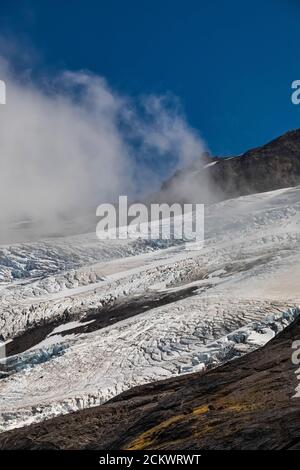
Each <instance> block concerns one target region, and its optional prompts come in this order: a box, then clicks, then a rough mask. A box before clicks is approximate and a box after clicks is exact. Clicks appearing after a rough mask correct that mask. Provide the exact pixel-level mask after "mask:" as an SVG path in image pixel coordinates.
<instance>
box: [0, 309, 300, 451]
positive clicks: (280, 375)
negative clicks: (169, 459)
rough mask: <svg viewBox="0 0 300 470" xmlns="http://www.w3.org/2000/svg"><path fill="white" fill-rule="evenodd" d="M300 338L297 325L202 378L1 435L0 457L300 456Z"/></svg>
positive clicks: (142, 390) (160, 385)
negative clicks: (234, 452) (122, 452)
mask: <svg viewBox="0 0 300 470" xmlns="http://www.w3.org/2000/svg"><path fill="white" fill-rule="evenodd" d="M299 338H300V318H298V319H297V320H295V322H294V323H293V324H292V325H290V326H289V327H287V328H286V329H285V330H284V331H283V332H282V333H280V334H279V335H278V336H277V337H276V338H275V339H274V340H272V341H270V342H269V343H268V344H267V345H266V346H265V347H264V348H262V349H260V350H258V351H255V352H253V353H251V354H249V355H247V356H244V357H242V358H240V359H237V360H234V361H232V362H229V363H227V364H226V365H224V366H222V367H219V368H217V369H214V370H211V371H210V372H208V373H206V374H201V373H197V374H192V375H185V376H181V377H179V378H175V379H171V380H167V381H162V382H156V383H153V384H149V385H145V386H142V387H136V388H134V389H132V390H130V391H128V392H125V393H123V394H121V395H119V396H118V397H116V398H115V399H113V400H111V401H110V402H108V403H107V404H105V405H102V406H100V407H96V408H92V409H88V410H84V411H79V412H77V413H73V414H69V415H66V416H61V417H58V418H55V419H52V420H49V421H46V422H43V423H41V424H36V425H32V426H30V427H27V428H23V429H15V430H13V431H9V432H7V433H3V434H1V435H0V449H99V450H100V449H161V450H163V449H168V450H171V449H176V450H183V449H188V450H199V449H203V450H204V449H239V450H240V449H241V450H246V449H267V450H271V449H298V450H300V398H296V397H294V395H295V394H296V388H297V386H298V383H297V376H296V369H297V366H296V365H294V364H293V362H292V360H291V357H292V352H293V349H292V343H293V341H295V340H297V339H298V340H299ZM298 357H299V355H298ZM298 390H299V388H298Z"/></svg>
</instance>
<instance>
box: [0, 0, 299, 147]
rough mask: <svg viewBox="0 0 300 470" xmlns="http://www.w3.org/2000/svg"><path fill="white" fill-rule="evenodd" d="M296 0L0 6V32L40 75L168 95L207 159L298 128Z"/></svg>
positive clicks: (5, 2) (5, 1) (43, 0)
mask: <svg viewBox="0 0 300 470" xmlns="http://www.w3.org/2000/svg"><path fill="white" fill-rule="evenodd" d="M299 17H300V3H299V2H298V1H296V0H290V1H288V0H284V1H283V0H282V1H279V0H273V1H270V0H265V1H261V0H260V1H258V0H252V1H251V2H250V1H245V2H240V1H235V0H228V1H221V0H215V1H210V2H204V1H199V0H198V1H197V0H184V1H183V0H172V1H170V0H151V1H150V0H149V1H148V0H127V1H125V0H123V1H122V0H84V1H83V0H72V1H67V0H60V1H58V0H51V1H48V0H23V1H17V0H15V1H14V2H11V1H9V0H1V18H0V34H2V35H4V36H6V37H11V38H13V39H14V40H17V41H19V43H20V44H24V45H26V47H31V48H32V50H35V51H36V54H37V56H39V60H38V61H37V62H36V65H35V67H37V68H38V69H40V70H41V71H45V70H46V71H47V70H49V71H51V70H52V71H55V70H58V69H62V68H66V69H71V70H77V69H89V70H91V71H93V72H95V73H97V74H100V75H103V76H105V77H106V78H107V80H108V82H109V83H110V84H111V85H112V86H113V87H114V88H116V89H118V90H120V92H122V93H126V94H129V95H134V96H136V95H139V94H143V93H154V94H160V93H162V94H163V93H166V92H171V93H174V94H175V95H177V96H178V97H179V98H180V100H181V102H182V105H183V108H184V111H185V114H186V116H187V120H188V122H189V123H190V124H191V125H192V126H193V127H195V128H196V129H197V130H198V131H199V132H200V134H201V135H202V136H203V138H204V140H205V141H206V142H207V144H208V146H209V148H210V149H211V150H212V152H213V153H215V154H218V155H227V154H239V153H241V152H242V151H244V150H247V149H248V148H250V147H253V146H257V145H260V144H263V143H265V142H266V141H268V140H271V139H272V138H274V137H276V136H277V135H279V134H281V133H283V132H285V131H287V130H289V129H291V128H298V127H300V125H299V124H300V106H298V107H297V106H294V105H292V104H291V100H290V95H291V83H292V81H293V80H296V79H300V28H299Z"/></svg>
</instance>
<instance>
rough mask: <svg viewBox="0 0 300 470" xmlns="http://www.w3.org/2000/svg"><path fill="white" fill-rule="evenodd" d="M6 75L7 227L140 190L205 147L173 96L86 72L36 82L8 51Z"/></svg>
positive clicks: (1, 171) (3, 218) (1, 195)
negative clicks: (141, 92)
mask: <svg viewBox="0 0 300 470" xmlns="http://www.w3.org/2000/svg"><path fill="white" fill-rule="evenodd" d="M0 78H1V79H2V80H5V82H6V86H7V104H6V105H5V106H1V108H0V142H1V150H0V151H1V154H0V155H1V158H0V223H1V227H2V229H1V230H3V229H4V228H5V226H6V225H7V224H9V223H10V222H12V221H19V220H35V221H41V222H42V221H43V222H46V221H48V222H49V221H51V223H54V222H55V221H57V220H58V219H59V218H60V217H61V216H63V215H69V214H73V213H76V212H77V211H83V210H85V209H86V208H93V207H95V208H96V206H97V205H98V204H100V203H102V202H111V201H115V200H116V199H117V198H118V196H119V195H120V194H127V195H128V196H129V197H132V198H135V197H140V196H141V195H142V194H146V193H147V192H148V191H153V190H154V189H156V188H159V185H160V182H161V181H162V180H163V179H164V178H165V177H166V176H168V175H169V174H170V173H172V172H173V171H174V170H175V169H176V168H178V167H182V166H184V165H186V164H189V163H190V162H191V161H192V160H193V159H195V158H198V157H199V155H201V153H203V151H204V150H205V145H204V143H203V141H202V139H201V137H200V136H199V135H198V134H197V133H196V131H195V130H193V129H192V128H191V127H190V126H189V125H188V123H187V121H186V119H185V117H184V115H183V113H182V112H181V109H180V103H179V102H178V100H177V98H176V97H173V96H171V95H166V96H153V95H149V96H141V97H138V98H132V97H129V96H124V95H122V94H120V93H118V92H117V91H116V90H114V89H112V87H110V85H109V84H108V83H107V81H106V80H105V78H103V77H101V76H97V75H94V74H92V73H90V72H87V71H75V72H74V71H73V72H71V71H61V72H60V73H57V74H56V76H51V77H47V78H45V77H44V78H43V80H34V79H33V78H32V75H31V73H30V71H29V70H26V73H24V74H22V75H19V74H16V73H15V72H13V68H12V67H11V66H10V63H9V61H7V59H4V58H3V57H2V58H1V57H0Z"/></svg>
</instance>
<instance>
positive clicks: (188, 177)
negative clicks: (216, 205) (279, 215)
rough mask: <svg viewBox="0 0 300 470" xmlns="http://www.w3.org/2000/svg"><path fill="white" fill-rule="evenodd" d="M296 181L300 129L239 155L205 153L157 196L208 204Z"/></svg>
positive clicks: (299, 163)
mask: <svg viewBox="0 0 300 470" xmlns="http://www.w3.org/2000/svg"><path fill="white" fill-rule="evenodd" d="M209 163H214V164H213V165H209ZM299 184H300V129H297V130H293V131H290V132H287V133H286V134H284V135H282V136H281V137H279V138H277V139H275V140H273V141H272V142H269V143H268V144H266V145H263V146H262V147H257V148H254V149H252V150H249V151H247V152H246V153H244V154H243V155H241V156H237V157H230V158H228V157H227V158H217V157H216V158H213V159H212V158H209V157H208V156H207V155H205V156H204V159H203V158H199V161H198V162H195V163H193V164H192V165H191V166H190V167H189V168H185V169H183V170H180V171H177V172H176V173H175V174H174V175H173V176H172V177H171V178H170V179H169V180H168V181H166V182H165V183H164V184H163V185H162V188H161V192H160V193H159V195H158V196H157V199H159V200H162V201H167V202H174V201H177V202H201V203H207V202H215V201H219V200H222V199H228V198H233V197H237V196H242V195H247V194H254V193H260V192H265V191H272V190H275V189H281V188H286V187H290V186H297V185H299ZM178 199H180V200H178Z"/></svg>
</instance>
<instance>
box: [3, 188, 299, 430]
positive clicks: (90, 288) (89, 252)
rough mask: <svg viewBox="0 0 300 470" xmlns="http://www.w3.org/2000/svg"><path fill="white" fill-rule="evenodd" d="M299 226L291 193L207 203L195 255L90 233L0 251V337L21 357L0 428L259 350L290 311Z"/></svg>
mask: <svg viewBox="0 0 300 470" xmlns="http://www.w3.org/2000/svg"><path fill="white" fill-rule="evenodd" d="M299 224H300V188H299V187H297V188H291V189H285V190H278V191H274V192H270V193H263V194H257V195H252V196H245V197H240V198H237V199H234V200H229V201H225V202H221V203H218V204H214V205H210V206H207V208H206V217H205V225H206V227H205V244H204V246H203V248H202V249H199V250H198V251H197V250H195V247H194V246H192V245H190V244H189V243H185V244H184V243H179V244H178V243H176V244H175V245H174V246H169V247H167V248H166V246H167V245H166V244H165V243H164V244H163V245H159V244H157V243H154V242H151V243H150V242H146V241H135V242H134V241H122V242H121V241H110V242H100V241H98V240H97V239H96V238H95V236H93V235H89V236H78V237H66V238H65V239H55V240H48V241H46V242H36V243H33V244H26V245H14V246H11V247H2V248H1V251H2V257H1V259H0V271H1V273H2V281H3V282H2V284H1V290H0V295H1V306H2V308H1V314H0V325H1V334H2V336H3V339H4V340H5V341H6V342H7V350H8V351H9V350H10V348H11V352H12V353H14V352H16V351H19V353H18V354H16V355H14V356H12V357H10V358H9V360H8V364H7V369H6V370H5V373H8V374H9V376H8V377H6V376H5V374H3V378H2V379H1V380H0V394H1V396H0V428H1V429H2V430H4V429H9V428H12V427H15V426H22V425H24V424H28V423H31V422H34V421H39V420H41V419H45V418H48V417H50V416H54V415H57V414H61V413H66V412H69V411H71V410H76V409H79V408H83V407H87V406H93V405H97V404H99V403H103V402H104V401H106V400H107V399H109V398H111V397H113V396H115V395H116V394H118V393H120V392H121V391H123V390H126V389H128V388H130V387H132V386H134V385H137V384H141V383H145V382H149V381H153V380H158V379H160V378H166V377H170V376H172V375H176V374H182V373H187V372H191V371H196V370H203V369H205V368H207V367H213V366H216V365H218V364H220V363H222V362H224V361H227V360H230V359H232V358H234V357H237V356H238V355H241V354H244V353H246V352H249V351H251V350H253V349H254V348H256V347H258V346H260V345H262V344H264V343H265V342H267V341H268V340H269V339H271V338H272V337H273V336H274V334H276V332H278V331H280V330H281V329H282V328H283V327H284V326H286V325H287V324H288V323H290V322H291V321H292V320H293V318H295V316H297V315H298V314H299V310H298V308H297V305H298V304H300V293H299V285H298V276H299V274H300V268H299V266H300V264H299V261H300V233H299V227H300V225H299ZM163 248H164V249H163ZM192 248H193V249H192ZM16 335H19V338H18V339H14V338H15V337H16ZM20 351H21V352H20Z"/></svg>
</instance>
